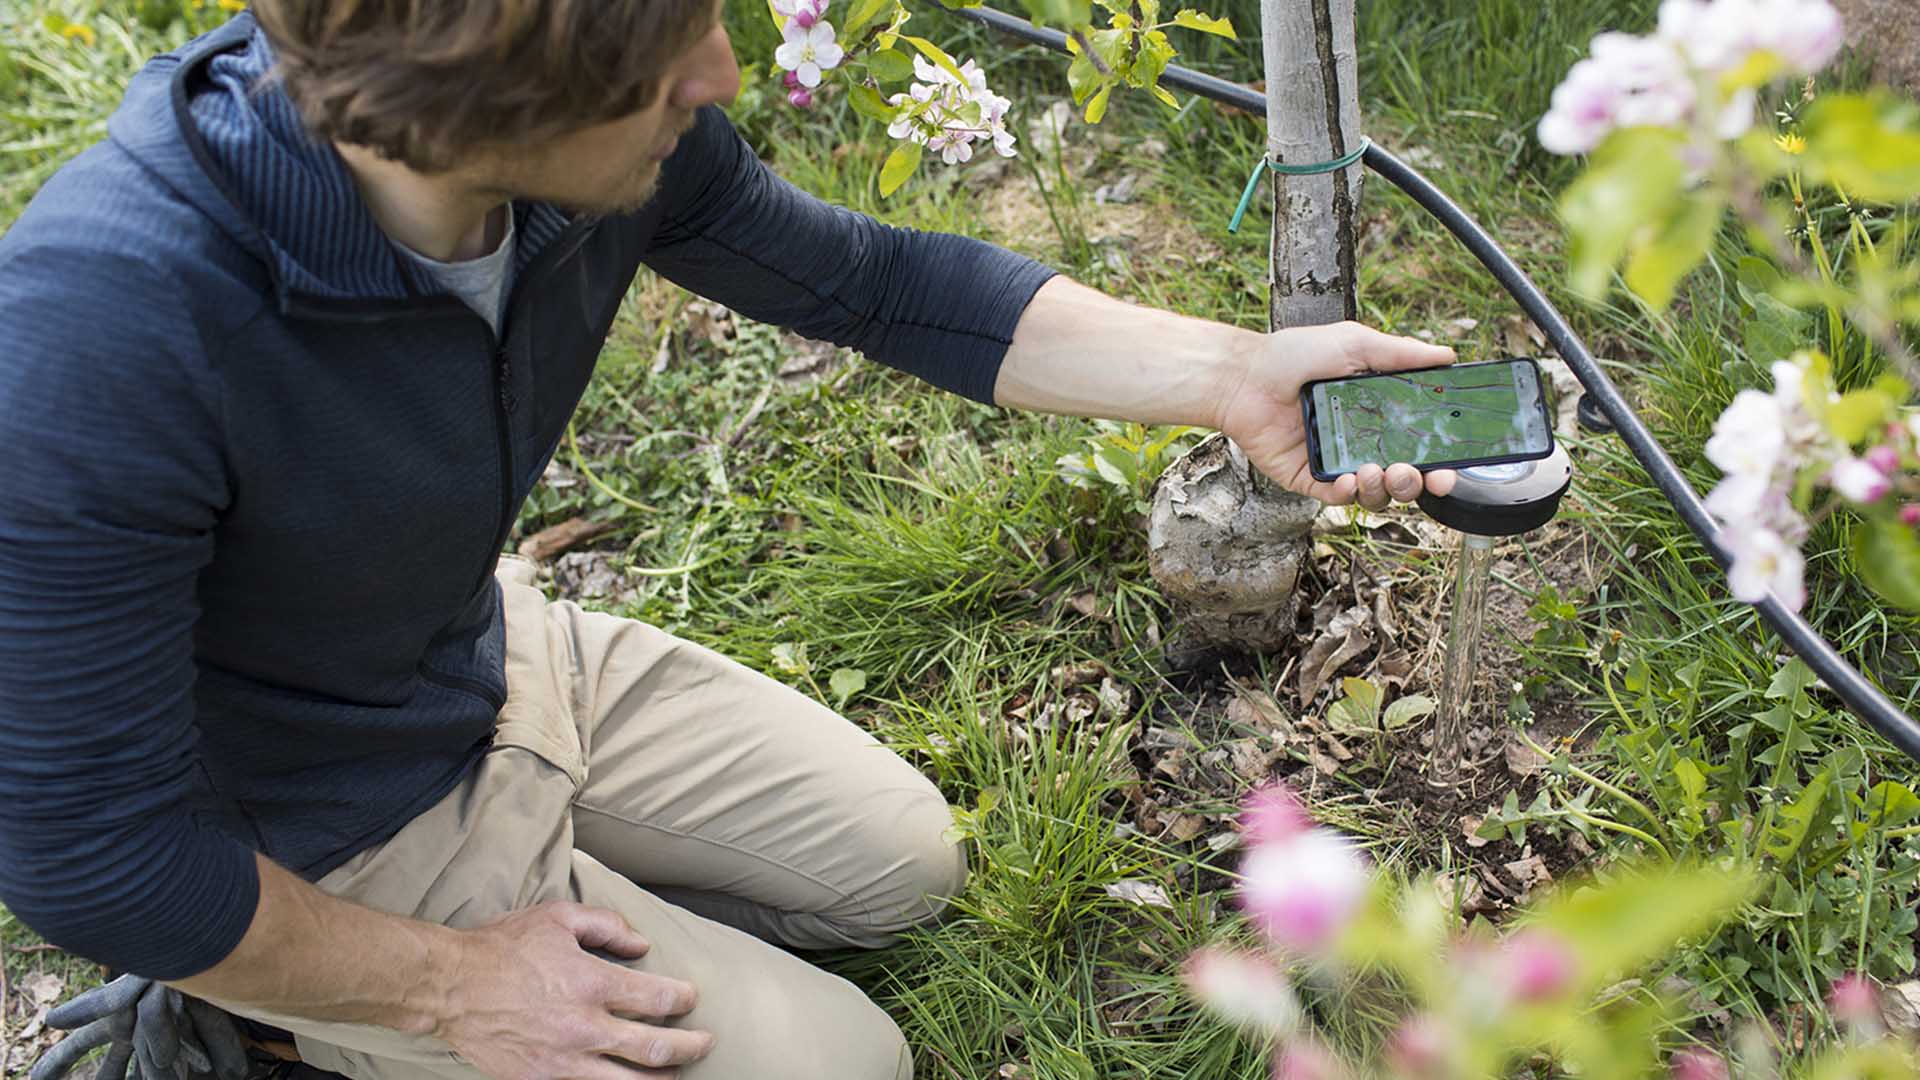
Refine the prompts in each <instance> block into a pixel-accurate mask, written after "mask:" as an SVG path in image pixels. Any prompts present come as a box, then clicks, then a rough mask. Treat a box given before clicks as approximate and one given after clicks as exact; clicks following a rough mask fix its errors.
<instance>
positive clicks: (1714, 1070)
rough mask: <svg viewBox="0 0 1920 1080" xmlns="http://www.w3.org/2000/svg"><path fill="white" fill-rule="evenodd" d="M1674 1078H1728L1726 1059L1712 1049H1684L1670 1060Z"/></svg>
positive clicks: (1685, 1079) (1718, 1079)
mask: <svg viewBox="0 0 1920 1080" xmlns="http://www.w3.org/2000/svg"><path fill="white" fill-rule="evenodd" d="M1668 1067H1669V1068H1670V1069H1671V1070H1672V1072H1673V1080H1727V1078H1728V1073H1727V1062H1726V1059H1725V1058H1723V1057H1721V1056H1720V1055H1719V1054H1716V1053H1714V1052H1712V1051H1711V1050H1701V1049H1698V1048H1695V1049H1688V1050H1682V1051H1680V1052H1678V1053H1676V1054H1674V1055H1673V1059H1672V1060H1671V1061H1670V1062H1668Z"/></svg>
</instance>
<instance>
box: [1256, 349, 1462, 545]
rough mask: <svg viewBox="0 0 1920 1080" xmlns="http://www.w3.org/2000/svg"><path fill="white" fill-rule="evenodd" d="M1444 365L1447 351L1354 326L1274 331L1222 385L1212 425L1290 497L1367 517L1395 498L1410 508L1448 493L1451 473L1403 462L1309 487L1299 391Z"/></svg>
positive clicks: (1450, 360) (1365, 468)
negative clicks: (1354, 509)
mask: <svg viewBox="0 0 1920 1080" xmlns="http://www.w3.org/2000/svg"><path fill="white" fill-rule="evenodd" d="M1451 363H1453V350H1452V349H1449V348H1446V347H1445V346H1442V345H1429V344H1427V343H1426V342H1424V341H1417V340H1415V339H1413V338H1405V337H1394V336H1393V335H1391V334H1383V333H1381V332H1380V331H1378V330H1374V329H1371V328H1369V327H1366V326H1362V325H1360V324H1359V323H1353V322H1344V323H1332V324H1330V325H1327V326H1300V327H1294V328H1292V329H1287V330H1280V331H1277V332H1275V333H1272V334H1269V335H1267V336H1266V341H1265V345H1264V347H1262V348H1261V349H1259V350H1258V351H1257V352H1256V353H1255V354H1254V355H1252V356H1250V357H1249V358H1248V360H1247V363H1246V364H1245V369H1244V371H1243V372H1242V374H1241V377H1240V378H1239V379H1238V380H1237V382H1234V383H1230V384H1229V385H1228V388H1227V392H1226V394H1225V396H1224V397H1223V398H1222V401H1221V405H1220V411H1219V415H1220V419H1219V423H1218V426H1219V428H1220V430H1222V431H1224V432H1226V433H1227V435H1228V436H1230V437H1231V438H1232V439H1233V440H1234V441H1235V442H1237V443H1239V444H1240V448H1241V449H1242V450H1244V451H1246V454H1247V460H1248V461H1250V462H1252V463H1253V464H1254V465H1255V466H1256V467H1257V468H1259V469H1260V470H1261V471H1262V472H1265V473H1266V474H1267V475H1268V476H1270V477H1272V478H1273V479H1274V480H1275V481H1276V482H1278V483H1280V484H1281V485H1283V486H1285V487H1286V488H1287V489H1288V490H1290V491H1296V492H1299V493H1300V494H1302V495H1311V496H1313V497H1314V498H1316V499H1319V500H1321V501H1323V502H1329V503H1348V502H1354V501H1356V500H1357V501H1358V502H1359V503H1360V505H1361V506H1364V507H1366V508H1367V509H1369V510H1380V509H1384V508H1385V507H1386V506H1387V504H1388V503H1390V502H1392V501H1394V500H1396V499H1397V500H1399V501H1401V502H1411V501H1412V500H1413V499H1415V498H1417V497H1418V496H1419V495H1420V493H1421V492H1422V491H1430V492H1432V493H1433V494H1435V495H1445V494H1446V493H1447V492H1449V491H1451V490H1453V481H1454V475H1453V473H1452V472H1451V471H1449V470H1444V469H1442V470H1436V471H1434V472H1430V473H1426V474H1424V475H1423V474H1422V473H1421V472H1420V470H1418V469H1416V468H1414V467H1413V466H1412V465H1410V464H1407V463H1405V462H1394V463H1388V464H1387V465H1386V467H1385V468H1384V469H1383V468H1381V466H1380V465H1365V466H1362V467H1361V469H1360V471H1359V472H1357V473H1350V474H1348V475H1346V476H1342V477H1340V478H1338V479H1336V480H1334V481H1332V482H1331V483H1323V482H1321V481H1318V480H1315V479H1314V478H1313V473H1312V471H1311V470H1310V469H1308V467H1307V429H1306V423H1305V420H1304V418H1303V416H1302V414H1301V411H1300V388H1301V386H1302V385H1303V384H1305V383H1307V382H1309V381H1311V380H1314V379H1334V378H1339V377H1341V376H1345V375H1364V374H1366V373H1368V372H1379V371H1405V370H1408V369H1410V368H1424V367H1439V366H1441V365H1444V364H1451Z"/></svg>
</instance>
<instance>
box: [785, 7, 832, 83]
mask: <svg viewBox="0 0 1920 1080" xmlns="http://www.w3.org/2000/svg"><path fill="white" fill-rule="evenodd" d="M780 36H781V37H783V38H785V39H786V40H785V43H784V44H782V45H781V46H780V47H779V48H778V49H775V50H774V51H773V62H774V63H776V64H779V65H780V66H781V67H783V68H785V69H787V70H788V71H791V72H793V73H794V75H795V76H796V77H797V78H798V79H799V80H800V85H801V86H802V87H804V88H807V89H812V88H813V87H816V86H819V85H820V73H821V72H823V71H831V70H832V69H833V68H834V67H836V66H837V65H838V64H839V63H840V60H841V58H842V57H844V56H846V50H845V49H843V48H841V47H840V43H839V42H838V41H835V40H834V39H833V24H832V23H830V22H816V23H814V24H813V25H812V26H801V25H800V22H799V20H798V19H789V20H788V21H787V25H786V26H785V27H783V28H781V31H780Z"/></svg>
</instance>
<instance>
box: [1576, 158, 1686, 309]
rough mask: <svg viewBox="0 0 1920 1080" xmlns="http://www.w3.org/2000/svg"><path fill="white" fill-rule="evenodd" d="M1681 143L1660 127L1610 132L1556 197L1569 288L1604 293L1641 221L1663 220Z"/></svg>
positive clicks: (1675, 197)
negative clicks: (1566, 236) (1566, 238)
mask: <svg viewBox="0 0 1920 1080" xmlns="http://www.w3.org/2000/svg"><path fill="white" fill-rule="evenodd" d="M1682 146H1683V136H1681V135H1680V133H1679V132H1675V131H1669V130H1667V129H1665V128H1652V127H1635V128H1624V129H1622V130H1620V131H1616V132H1614V133H1613V134H1612V135H1610V136H1608V137H1607V140H1606V141H1605V142H1603V143H1601V144H1600V147H1599V149H1598V150H1596V151H1595V152H1594V155H1593V161H1592V164H1591V165H1590V166H1589V167H1588V169H1587V171H1586V173H1585V174H1584V175H1582V176H1581V177H1580V178H1579V179H1578V180H1576V181H1574V182H1573V185H1572V186H1571V187H1569V188H1567V191H1566V194H1565V195H1563V196H1561V199H1560V216H1561V217H1562V218H1563V219H1564V220H1565V221H1566V223H1567V228H1568V230H1569V231H1570V233H1571V243H1570V245H1569V247H1570V252H1569V254H1570V256H1571V261H1572V278H1573V287H1574V289H1575V290H1576V291H1577V292H1579V293H1580V294H1581V295H1582V296H1584V297H1586V298H1588V299H1590V300H1598V299H1600V298H1601V297H1602V296H1604V295H1605V294H1606V291H1607V282H1608V280H1609V279H1610V277H1611V275H1612V273H1613V268H1614V266H1615V265H1617V264H1618V263H1619V262H1620V260H1621V259H1622V258H1623V257H1625V256H1626V255H1627V253H1628V251H1629V250H1630V249H1631V248H1632V247H1633V246H1634V242H1635V239H1636V237H1638V236H1641V235H1642V234H1643V233H1644V232H1645V231H1646V229H1647V225H1646V223H1647V222H1649V221H1665V220H1667V219H1668V218H1669V217H1670V216H1671V215H1672V214H1674V213H1675V211H1676V209H1677V208H1679V205H1680V203H1681V201H1682V199H1683V198H1684V197H1685V193H1684V191H1683V184H1684V182H1685V179H1686V167H1685V165H1684V164H1683V163H1682V161H1681V159H1680V151H1681V149H1682ZM1643 272H1644V273H1647V274H1651V273H1652V270H1651V269H1649V270H1647V271H1643Z"/></svg>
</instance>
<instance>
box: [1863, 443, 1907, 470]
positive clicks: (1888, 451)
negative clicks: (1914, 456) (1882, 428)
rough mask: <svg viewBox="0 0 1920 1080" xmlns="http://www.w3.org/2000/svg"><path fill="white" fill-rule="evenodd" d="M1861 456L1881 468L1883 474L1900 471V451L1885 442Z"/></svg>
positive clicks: (1875, 466)
mask: <svg viewBox="0 0 1920 1080" xmlns="http://www.w3.org/2000/svg"><path fill="white" fill-rule="evenodd" d="M1860 457H1861V458H1862V459H1863V460H1864V461H1866V463H1867V464H1869V465H1871V466H1873V467H1874V468H1876V469H1879V470H1880V474H1881V475H1882V476H1892V475H1893V474H1894V473H1897V472H1899V471H1900V451H1898V450H1895V449H1894V448H1893V447H1891V446H1888V445H1886V444H1885V443H1882V444H1880V445H1879V446H1875V447H1872V448H1871V449H1869V450H1868V451H1867V452H1866V453H1864V454H1862V455H1860Z"/></svg>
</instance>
